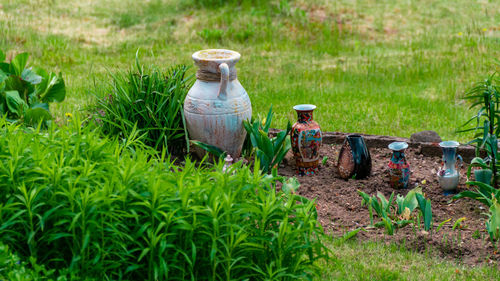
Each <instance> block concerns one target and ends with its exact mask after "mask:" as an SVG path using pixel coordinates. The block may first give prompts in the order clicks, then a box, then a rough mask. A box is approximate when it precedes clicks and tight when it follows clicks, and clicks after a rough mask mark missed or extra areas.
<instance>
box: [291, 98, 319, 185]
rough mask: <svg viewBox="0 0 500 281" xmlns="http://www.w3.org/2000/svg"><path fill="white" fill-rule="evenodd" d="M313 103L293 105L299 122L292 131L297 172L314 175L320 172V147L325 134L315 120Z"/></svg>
mask: <svg viewBox="0 0 500 281" xmlns="http://www.w3.org/2000/svg"><path fill="white" fill-rule="evenodd" d="M315 108H316V106H315V105H312V104H300V105H296V106H294V107H293V109H295V111H297V117H298V118H297V122H296V123H295V124H293V126H292V131H290V136H291V141H292V151H293V156H294V157H295V164H296V166H297V174H299V175H301V176H303V175H314V174H317V173H318V165H319V148H320V147H321V143H322V139H323V135H322V133H321V129H320V127H319V125H318V123H316V121H314V120H313V110H314V109H315Z"/></svg>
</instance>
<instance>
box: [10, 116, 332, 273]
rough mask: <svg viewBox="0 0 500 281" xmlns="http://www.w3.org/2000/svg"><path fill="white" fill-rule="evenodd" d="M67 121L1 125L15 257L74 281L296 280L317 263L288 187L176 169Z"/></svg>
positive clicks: (302, 207)
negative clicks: (64, 273)
mask: <svg viewBox="0 0 500 281" xmlns="http://www.w3.org/2000/svg"><path fill="white" fill-rule="evenodd" d="M72 123H74V124H73V125H72V126H73V127H72V128H66V127H63V128H52V127H51V128H49V130H48V131H45V132H40V131H39V130H35V129H32V130H31V131H26V130H24V129H21V128H20V127H15V126H6V124H5V120H0V241H1V242H3V243H5V244H7V245H9V247H12V248H13V249H15V250H16V252H17V253H18V254H19V255H21V256H22V257H24V258H27V257H33V258H36V260H37V261H38V262H39V263H40V264H43V265H45V266H46V267H47V268H48V269H51V270H52V269H67V270H68V271H67V272H70V273H71V274H72V276H73V279H74V280H81V279H85V278H95V279H96V280H186V279H190V280H198V279H211V280H222V279H224V280H229V279H231V280H244V279H251V280H264V279H266V280H271V279H281V280H295V279H302V278H308V277H310V276H311V275H313V274H315V273H316V274H317V273H318V270H319V269H318V268H317V267H315V262H316V261H317V260H319V259H327V257H328V252H327V249H326V248H325V247H324V246H323V244H322V240H323V237H324V236H323V235H324V234H323V231H322V228H321V226H320V225H319V222H318V220H317V214H316V209H315V204H314V201H310V200H307V199H306V198H303V197H301V196H298V195H296V194H294V193H293V192H291V191H292V190H293V189H294V188H296V187H295V186H294V184H295V183H296V182H295V183H294V182H293V181H289V180H288V181H284V179H282V178H280V177H276V176H272V175H262V174H260V173H259V172H258V170H257V172H255V173H252V172H251V170H250V169H249V168H248V167H242V166H241V164H240V163H237V164H234V165H232V166H231V168H230V170H229V171H227V172H222V163H219V164H218V165H216V166H214V167H211V168H206V167H200V166H197V165H196V164H194V163H192V162H191V161H189V159H187V160H186V163H185V166H184V167H179V166H176V165H174V164H173V163H172V162H171V161H170V160H169V159H165V156H164V155H165V153H164V154H162V155H163V156H162V155H159V156H157V155H158V154H157V153H156V151H154V150H153V149H144V146H143V145H142V144H141V142H140V141H138V140H137V136H138V135H139V133H138V132H137V131H135V132H131V133H130V134H131V137H130V138H128V139H127V141H126V142H125V143H123V142H121V141H119V140H117V139H114V140H112V141H109V140H106V139H101V138H99V134H100V133H98V132H96V131H92V130H91V129H90V126H84V127H82V126H81V124H80V123H79V122H77V120H75V122H72ZM279 181H282V184H283V185H284V187H283V188H282V189H281V191H279V192H277V191H276V189H275V188H276V183H277V182H279ZM288 185H291V186H289V187H288Z"/></svg>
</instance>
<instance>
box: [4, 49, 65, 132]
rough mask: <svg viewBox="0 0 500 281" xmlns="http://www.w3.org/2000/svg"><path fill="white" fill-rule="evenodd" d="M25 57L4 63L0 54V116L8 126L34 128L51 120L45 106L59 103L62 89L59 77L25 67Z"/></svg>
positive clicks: (62, 93)
mask: <svg viewBox="0 0 500 281" xmlns="http://www.w3.org/2000/svg"><path fill="white" fill-rule="evenodd" d="M28 56H29V55H28V53H21V54H18V55H16V56H15V57H14V58H13V59H12V60H11V61H10V63H9V62H6V61H5V54H4V53H3V52H2V51H0V114H1V115H6V116H7V120H9V122H24V123H27V124H30V125H36V124H38V123H39V122H43V123H44V124H45V122H46V121H48V120H51V119H52V115H51V114H50V112H49V103H51V102H62V101H63V100H64V97H65V96H66V87H65V85H64V80H63V78H62V76H61V74H59V75H56V74H55V73H52V72H47V71H45V70H43V69H42V68H35V69H33V68H31V67H27V63H28Z"/></svg>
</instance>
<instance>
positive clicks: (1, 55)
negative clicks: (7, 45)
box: [0, 50, 5, 62]
mask: <svg viewBox="0 0 500 281" xmlns="http://www.w3.org/2000/svg"><path fill="white" fill-rule="evenodd" d="M3 61H5V53H4V52H2V50H0V62H3Z"/></svg>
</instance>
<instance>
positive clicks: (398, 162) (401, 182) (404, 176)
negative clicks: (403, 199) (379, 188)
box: [388, 141, 410, 189]
mask: <svg viewBox="0 0 500 281" xmlns="http://www.w3.org/2000/svg"><path fill="white" fill-rule="evenodd" d="M407 148H408V144H407V143H406V142H404V141H403V142H399V141H397V142H392V143H390V144H389V149H390V150H392V157H391V160H390V161H389V164H388V167H389V182H390V184H391V187H392V188H397V189H399V188H408V183H409V182H410V163H408V161H406V156H405V150H406V149H407Z"/></svg>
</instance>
